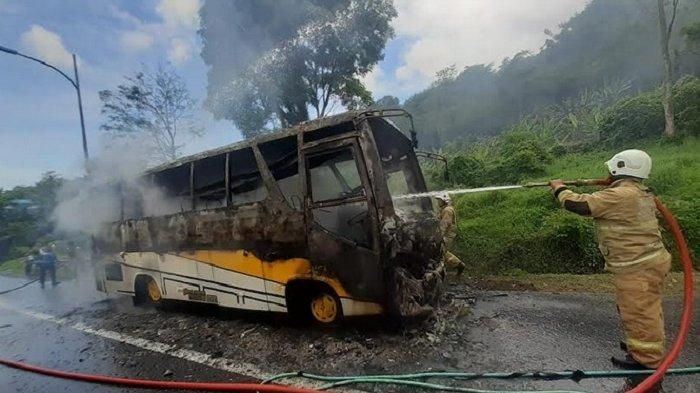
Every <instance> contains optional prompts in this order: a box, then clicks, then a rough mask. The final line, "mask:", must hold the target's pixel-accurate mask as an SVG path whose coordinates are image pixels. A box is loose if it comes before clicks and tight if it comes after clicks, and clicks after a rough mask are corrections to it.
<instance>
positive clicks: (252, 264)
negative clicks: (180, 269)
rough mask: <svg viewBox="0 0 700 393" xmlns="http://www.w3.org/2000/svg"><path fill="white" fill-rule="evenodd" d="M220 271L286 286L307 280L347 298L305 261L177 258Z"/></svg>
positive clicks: (247, 255)
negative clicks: (213, 267)
mask: <svg viewBox="0 0 700 393" xmlns="http://www.w3.org/2000/svg"><path fill="white" fill-rule="evenodd" d="M177 255H178V256H181V257H183V258H187V259H193V260H196V261H198V262H203V263H206V264H209V265H212V266H215V267H219V268H221V269H226V270H231V271H234V272H238V273H242V274H246V275H249V276H254V277H259V278H262V279H265V280H270V281H275V282H278V283H281V284H287V283H288V282H289V281H291V280H293V279H299V278H310V279H314V280H318V281H323V282H325V283H327V284H328V285H330V286H331V288H333V289H334V290H335V292H336V294H337V295H338V296H340V297H350V295H349V294H348V292H347V291H346V290H345V288H343V286H342V284H340V281H338V280H337V279H335V278H331V277H327V276H322V275H318V274H315V273H314V272H313V269H312V268H311V262H310V261H309V260H308V259H305V258H290V259H277V260H274V261H269V262H268V261H264V260H262V259H260V258H258V257H256V256H255V254H253V253H252V252H249V251H246V250H236V251H226V250H197V251H187V252H181V253H178V254H177Z"/></svg>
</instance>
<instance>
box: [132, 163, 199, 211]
mask: <svg viewBox="0 0 700 393" xmlns="http://www.w3.org/2000/svg"><path fill="white" fill-rule="evenodd" d="M186 166H188V167H189V168H188V169H187V171H188V175H187V179H188V185H189V192H188V193H187V195H189V201H188V203H185V204H181V205H180V211H177V212H172V213H168V214H162V215H160V216H167V215H171V214H182V213H187V212H191V211H193V210H194V190H193V178H192V174H193V168H194V161H190V162H187V163H183V164H180V165H176V166H173V167H169V168H166V169H162V170H160V171H157V172H153V173H149V174H148V175H146V176H143V179H144V180H145V181H146V182H147V183H148V184H151V185H153V186H154V187H157V188H159V189H161V190H163V192H164V194H165V195H166V196H169V197H173V196H174V197H180V198H181V197H183V196H184V194H183V195H173V194H172V193H170V192H167V191H169V190H167V188H165V187H166V186H165V185H164V184H161V183H159V182H158V181H157V178H158V177H159V176H164V175H163V174H164V173H167V172H168V171H173V170H177V169H178V168H184V167H186ZM183 199H184V198H183ZM122 203H124V199H123V197H122ZM185 205H189V208H188V209H184V208H183V206H185ZM142 208H143V207H142ZM146 217H153V216H150V215H143V216H142V217H141V218H146ZM122 220H123V219H122Z"/></svg>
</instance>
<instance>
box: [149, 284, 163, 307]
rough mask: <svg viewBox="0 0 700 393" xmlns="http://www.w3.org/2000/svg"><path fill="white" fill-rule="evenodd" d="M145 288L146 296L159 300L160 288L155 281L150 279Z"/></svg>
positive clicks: (152, 299)
mask: <svg viewBox="0 0 700 393" xmlns="http://www.w3.org/2000/svg"><path fill="white" fill-rule="evenodd" d="M147 290H148V297H149V298H150V299H151V301H154V302H157V301H159V300H160V298H161V296H160V290H159V289H158V285H157V284H156V282H155V281H153V280H151V281H149V282H148V287H147Z"/></svg>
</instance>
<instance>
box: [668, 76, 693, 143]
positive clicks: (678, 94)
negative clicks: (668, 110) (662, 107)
mask: <svg viewBox="0 0 700 393" xmlns="http://www.w3.org/2000/svg"><path fill="white" fill-rule="evenodd" d="M673 102H674V104H675V106H676V108H675V109H676V113H675V120H676V127H677V129H678V132H679V133H681V134H685V135H695V136H697V135H700V78H698V77H695V76H688V77H685V78H683V79H681V80H679V81H678V82H677V83H676V85H675V87H674V92H673Z"/></svg>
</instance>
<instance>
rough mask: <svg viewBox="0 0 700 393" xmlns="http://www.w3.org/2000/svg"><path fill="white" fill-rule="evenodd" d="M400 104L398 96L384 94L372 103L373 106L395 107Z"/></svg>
mask: <svg viewBox="0 0 700 393" xmlns="http://www.w3.org/2000/svg"><path fill="white" fill-rule="evenodd" d="M399 106H401V101H399V98H398V97H394V96H384V97H382V98H380V99H378V100H377V101H375V102H374V104H372V107H373V108H379V109H381V108H397V107H399Z"/></svg>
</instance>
